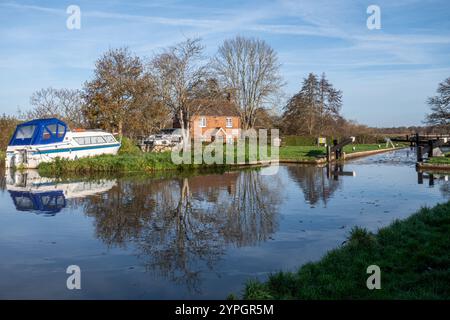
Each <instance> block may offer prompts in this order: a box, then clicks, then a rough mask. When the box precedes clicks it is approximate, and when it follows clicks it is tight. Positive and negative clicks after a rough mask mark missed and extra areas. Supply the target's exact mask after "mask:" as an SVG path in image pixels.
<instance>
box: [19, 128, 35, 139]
mask: <svg viewBox="0 0 450 320" xmlns="http://www.w3.org/2000/svg"><path fill="white" fill-rule="evenodd" d="M35 130H36V126H24V127H19V128H18V129H17V133H16V136H15V137H14V139H21V140H23V139H31V138H32V137H33V135H34V131H35Z"/></svg>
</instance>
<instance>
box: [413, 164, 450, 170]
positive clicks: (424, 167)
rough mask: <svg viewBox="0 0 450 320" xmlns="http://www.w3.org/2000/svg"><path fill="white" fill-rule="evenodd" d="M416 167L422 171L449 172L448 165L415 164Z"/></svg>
mask: <svg viewBox="0 0 450 320" xmlns="http://www.w3.org/2000/svg"><path fill="white" fill-rule="evenodd" d="M416 166H417V169H419V170H423V171H450V164H443V163H426V162H417V164H416Z"/></svg>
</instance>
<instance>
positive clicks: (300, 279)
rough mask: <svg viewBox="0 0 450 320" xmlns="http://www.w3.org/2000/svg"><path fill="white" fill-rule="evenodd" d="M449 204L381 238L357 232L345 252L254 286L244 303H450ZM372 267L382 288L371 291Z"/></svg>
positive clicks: (390, 228)
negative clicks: (315, 300) (311, 300)
mask: <svg viewBox="0 0 450 320" xmlns="http://www.w3.org/2000/svg"><path fill="white" fill-rule="evenodd" d="M449 234H450V202H447V203H445V204H440V205H437V206H435V207H434V208H431V209H429V208H424V209H421V210H420V211H419V212H417V213H415V214H414V215H412V216H411V217H409V218H408V219H406V220H403V221H396V222H394V223H393V224H391V225H390V226H388V227H386V228H383V229H380V230H379V231H378V233H377V234H372V233H369V232H367V231H366V230H365V229H360V228H354V229H353V230H352V231H351V233H350V235H349V238H348V240H347V242H346V244H344V245H343V246H342V247H341V248H339V249H335V250H332V251H330V252H329V253H328V254H327V255H326V256H325V257H323V258H322V259H321V260H320V261H319V262H315V263H308V264H306V265H304V266H302V267H301V268H300V269H299V270H298V271H297V272H279V273H276V274H273V275H271V276H270V277H269V279H268V280H267V281H266V282H264V283H261V282H258V281H250V282H248V283H247V285H246V287H245V291H244V298H245V299H450V286H449V283H450V237H449ZM369 265H377V266H379V267H380V269H381V289H380V290H369V289H368V288H367V286H366V281H367V278H368V277H369V276H370V274H367V273H366V270H367V267H368V266H369Z"/></svg>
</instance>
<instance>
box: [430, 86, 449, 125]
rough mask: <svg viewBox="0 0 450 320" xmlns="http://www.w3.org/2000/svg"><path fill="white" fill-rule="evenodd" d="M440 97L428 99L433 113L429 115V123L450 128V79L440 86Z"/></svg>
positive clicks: (438, 91) (438, 90)
mask: <svg viewBox="0 0 450 320" xmlns="http://www.w3.org/2000/svg"><path fill="white" fill-rule="evenodd" d="M437 93H438V94H439V95H437V96H434V97H431V98H429V99H428V104H429V105H430V107H431V113H430V114H428V115H427V119H426V120H427V123H428V124H430V125H437V126H443V127H447V128H448V127H449V125H450V78H447V79H445V80H444V81H443V82H441V83H440V84H439V87H438V89H437Z"/></svg>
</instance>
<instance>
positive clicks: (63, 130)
mask: <svg viewBox="0 0 450 320" xmlns="http://www.w3.org/2000/svg"><path fill="white" fill-rule="evenodd" d="M65 134H66V127H65V126H63V125H60V124H58V138H62V137H64V135H65Z"/></svg>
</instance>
